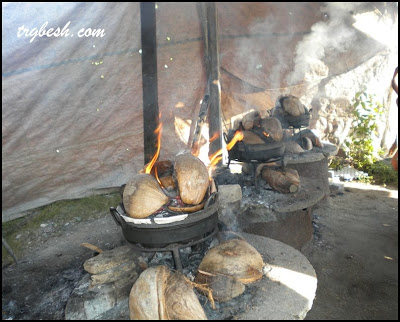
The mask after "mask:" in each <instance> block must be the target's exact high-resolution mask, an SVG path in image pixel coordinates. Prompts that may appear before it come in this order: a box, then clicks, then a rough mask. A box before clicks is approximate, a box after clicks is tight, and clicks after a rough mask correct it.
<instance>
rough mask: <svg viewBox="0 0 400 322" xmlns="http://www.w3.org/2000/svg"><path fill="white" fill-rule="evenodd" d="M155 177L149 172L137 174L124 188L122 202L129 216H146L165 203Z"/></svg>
mask: <svg viewBox="0 0 400 322" xmlns="http://www.w3.org/2000/svg"><path fill="white" fill-rule="evenodd" d="M167 201H168V197H167V196H166V195H165V194H164V192H163V191H162V189H161V187H160V185H159V183H158V182H157V180H156V178H154V177H153V176H152V175H150V174H146V173H142V174H137V175H136V176H135V177H133V179H132V180H130V181H129V182H128V183H127V184H126V185H125V188H124V192H123V195H122V202H123V204H124V208H125V211H126V213H127V214H128V215H129V217H132V218H139V219H140V218H146V217H148V216H150V215H151V214H152V213H154V212H155V211H156V210H158V209H159V208H160V207H161V206H162V205H164V204H165V203H167Z"/></svg>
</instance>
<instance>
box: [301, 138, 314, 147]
mask: <svg viewBox="0 0 400 322" xmlns="http://www.w3.org/2000/svg"><path fill="white" fill-rule="evenodd" d="M301 147H302V148H303V149H304V150H306V151H309V150H311V149H312V148H313V144H312V141H311V139H310V138H308V137H306V136H304V137H302V138H301Z"/></svg>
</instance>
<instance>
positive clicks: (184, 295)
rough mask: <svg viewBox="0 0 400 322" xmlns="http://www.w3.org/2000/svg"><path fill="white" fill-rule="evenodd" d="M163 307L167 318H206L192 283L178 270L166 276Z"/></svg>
mask: <svg viewBox="0 0 400 322" xmlns="http://www.w3.org/2000/svg"><path fill="white" fill-rule="evenodd" d="M165 309H166V317H167V319H168V320H207V316H206V314H205V312H204V309H203V307H202V306H201V304H200V302H199V299H198V298H197V296H196V294H195V292H194V290H193V287H192V285H191V284H190V283H188V282H187V281H186V279H185V277H184V276H183V274H182V273H180V272H179V271H177V272H175V273H174V274H172V275H170V276H169V277H168V280H167V287H166V289H165Z"/></svg>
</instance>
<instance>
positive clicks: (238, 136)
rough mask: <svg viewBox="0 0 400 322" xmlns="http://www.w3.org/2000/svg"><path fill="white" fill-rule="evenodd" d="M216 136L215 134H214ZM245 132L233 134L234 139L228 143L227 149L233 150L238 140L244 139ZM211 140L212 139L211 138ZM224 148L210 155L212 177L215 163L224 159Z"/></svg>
mask: <svg viewBox="0 0 400 322" xmlns="http://www.w3.org/2000/svg"><path fill="white" fill-rule="evenodd" d="M213 137H214V135H213ZM243 137H244V136H243V132H241V131H236V133H235V135H234V136H233V138H232V140H231V141H230V142H229V143H228V144H227V145H226V149H227V150H228V151H229V150H231V149H232V148H233V147H234V146H235V144H236V142H238V141H242V140H243ZM210 141H211V140H210ZM221 155H222V149H220V150H218V151H217V152H215V153H214V154H212V155H210V157H209V159H210V165H209V176H210V178H211V171H212V169H214V167H215V165H216V164H217V163H218V162H219V161H220V160H221V159H222V156H221Z"/></svg>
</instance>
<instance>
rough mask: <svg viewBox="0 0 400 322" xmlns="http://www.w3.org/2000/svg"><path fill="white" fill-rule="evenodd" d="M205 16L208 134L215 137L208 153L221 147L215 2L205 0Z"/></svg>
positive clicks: (210, 153)
mask: <svg viewBox="0 0 400 322" xmlns="http://www.w3.org/2000/svg"><path fill="white" fill-rule="evenodd" d="M206 16H207V39H206V44H207V65H208V69H207V70H208V72H209V75H207V77H208V79H209V82H210V103H209V109H208V123H209V135H210V138H211V137H216V136H217V138H216V139H215V140H213V141H212V142H210V149H209V153H208V155H209V156H210V155H212V154H213V153H215V152H217V151H218V150H220V149H222V127H221V85H220V73H219V56H218V55H219V46H218V21H217V20H218V19H217V5H216V3H215V2H206Z"/></svg>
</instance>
